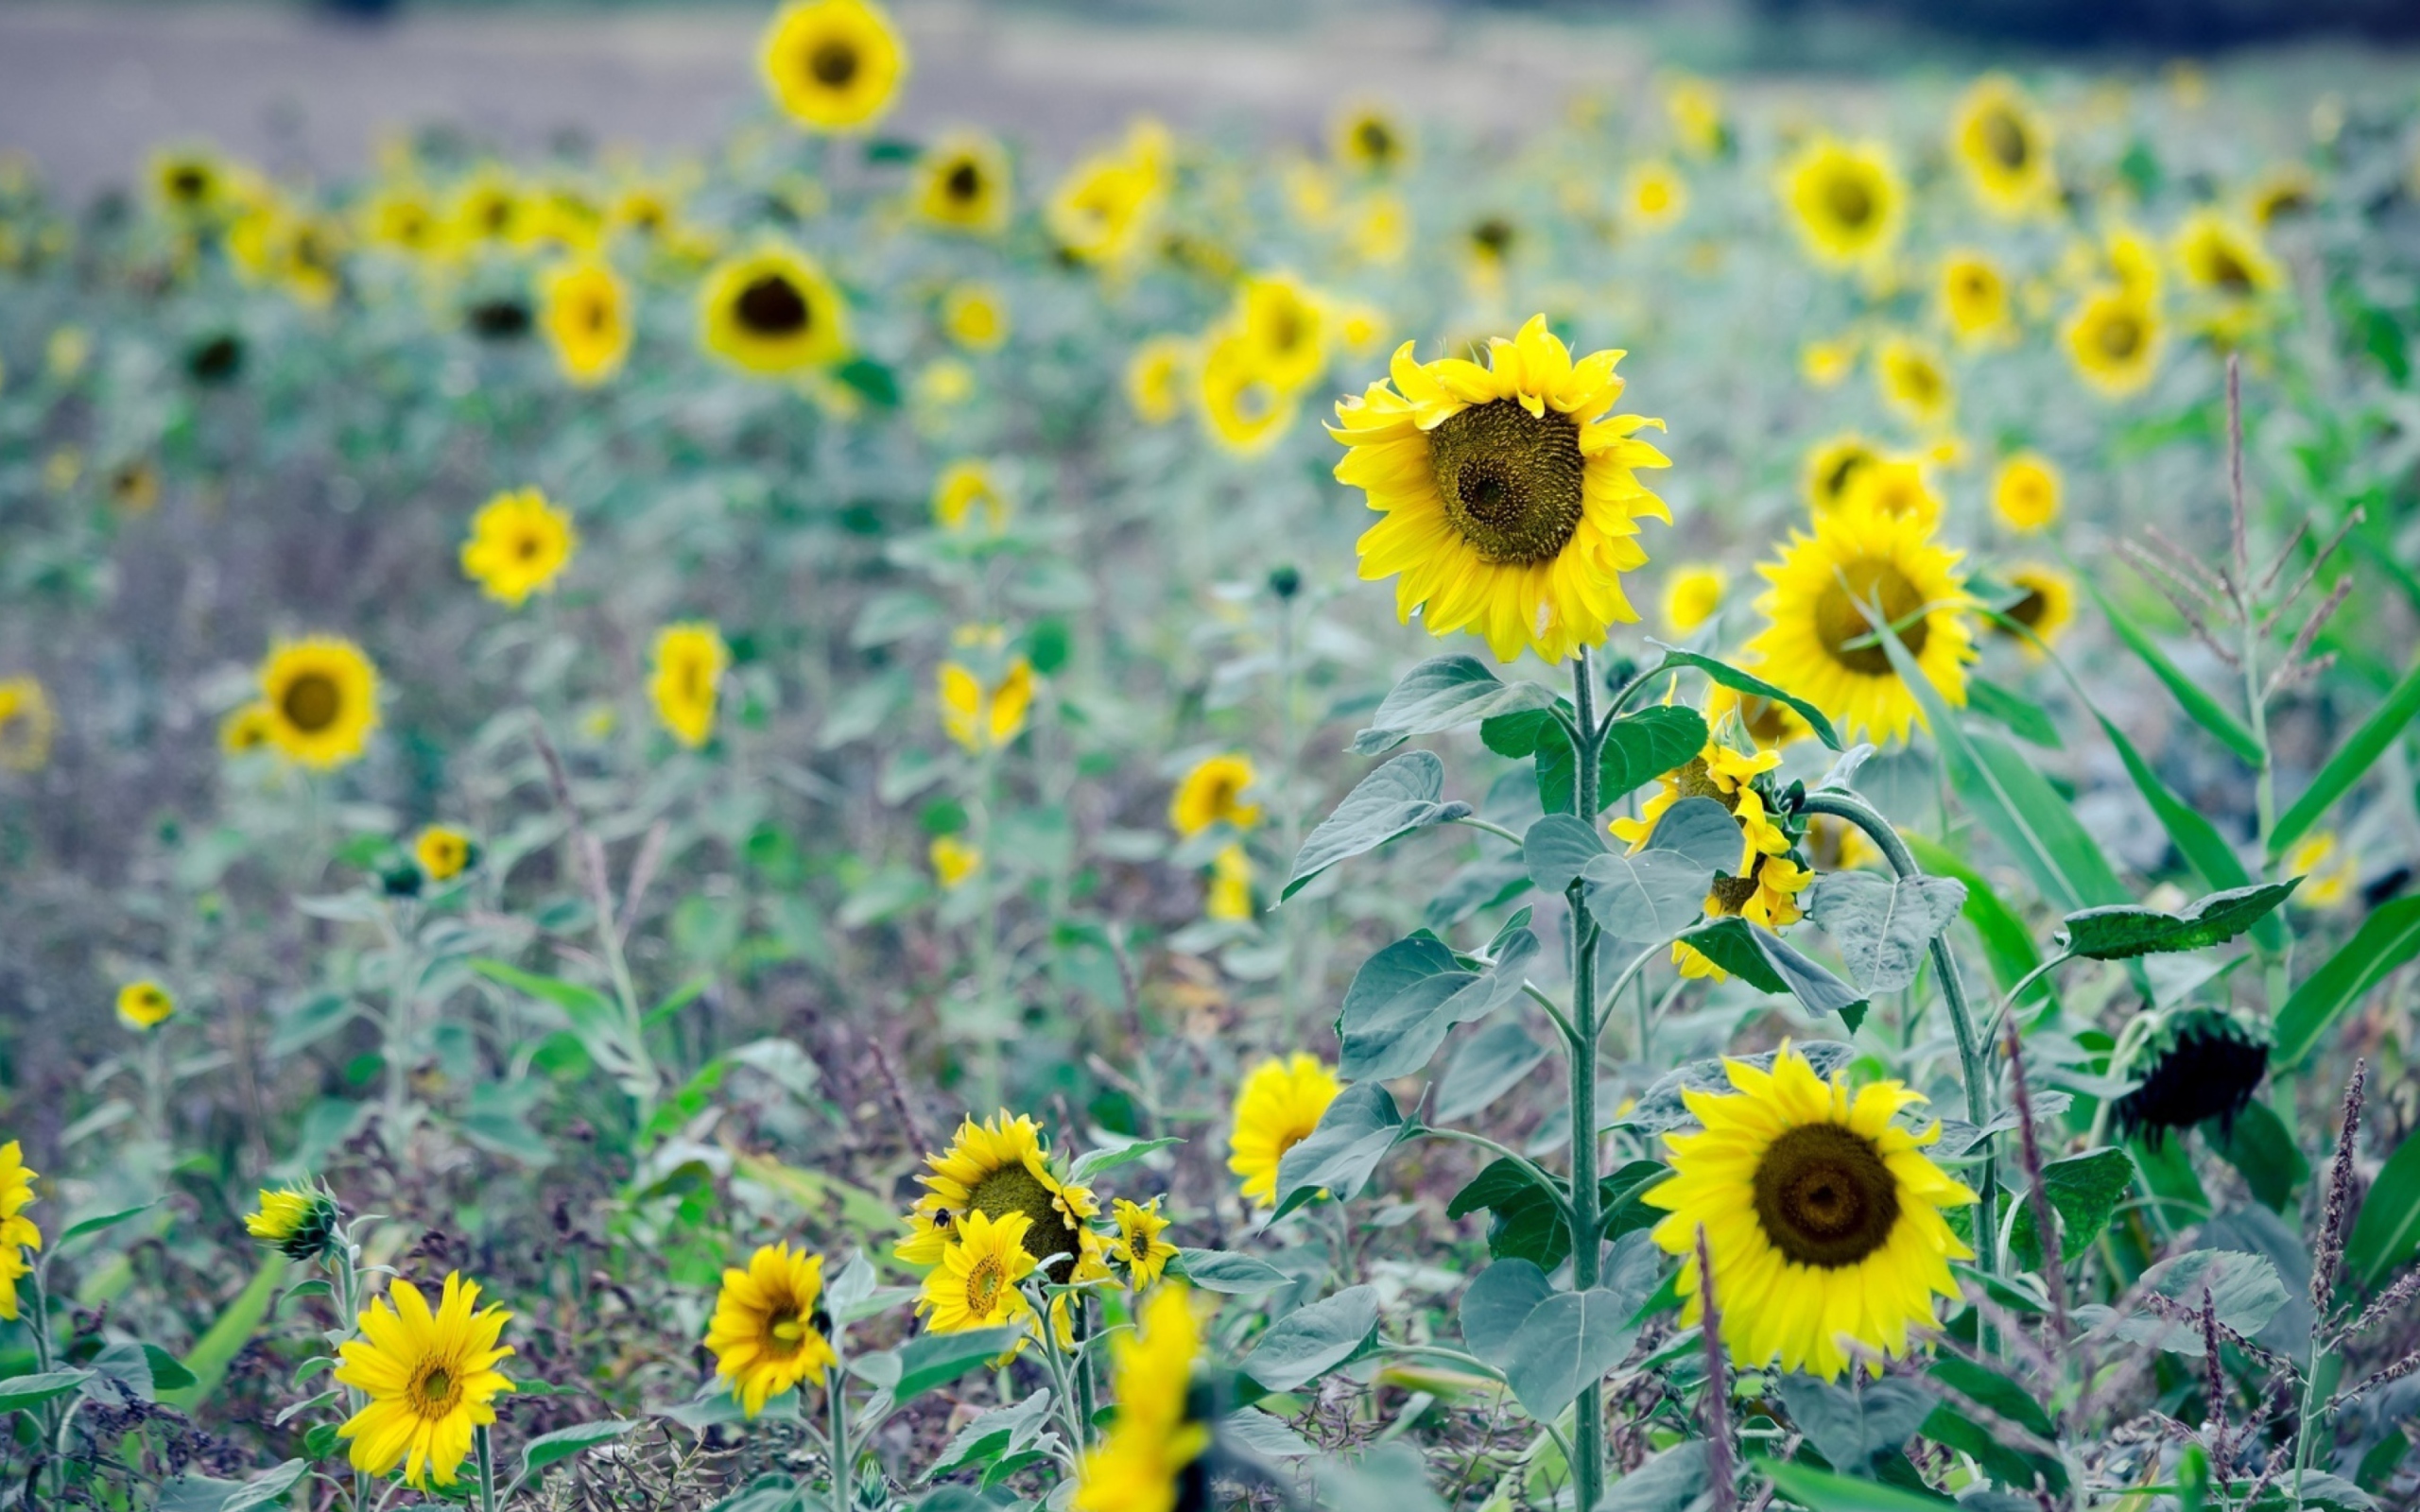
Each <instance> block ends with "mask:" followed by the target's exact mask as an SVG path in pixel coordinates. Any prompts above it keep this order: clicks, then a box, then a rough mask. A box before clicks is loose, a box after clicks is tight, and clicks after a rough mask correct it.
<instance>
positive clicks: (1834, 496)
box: [1805, 435, 1882, 514]
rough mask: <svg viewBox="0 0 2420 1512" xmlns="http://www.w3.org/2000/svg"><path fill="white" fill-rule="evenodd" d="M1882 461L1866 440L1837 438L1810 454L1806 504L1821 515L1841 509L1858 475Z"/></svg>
mask: <svg viewBox="0 0 2420 1512" xmlns="http://www.w3.org/2000/svg"><path fill="white" fill-rule="evenodd" d="M1881 460H1882V454H1881V453H1880V452H1878V451H1876V449H1875V445H1874V443H1873V442H1872V441H1869V440H1867V439H1866V438H1864V437H1862V436H1857V435H1842V436H1835V437H1833V438H1831V439H1830V440H1827V441H1824V442H1821V443H1819V444H1818V445H1816V446H1815V447H1814V449H1813V450H1811V451H1809V452H1808V453H1807V454H1806V473H1805V476H1806V502H1807V504H1808V505H1809V506H1810V507H1813V508H1814V510H1815V512H1816V513H1817V514H1822V513H1823V512H1824V510H1826V509H1834V508H1838V507H1840V505H1841V501H1843V500H1845V499H1846V498H1847V497H1848V492H1849V484H1850V483H1851V482H1853V481H1854V480H1855V479H1856V477H1857V475H1858V472H1860V471H1862V470H1863V469H1866V468H1869V467H1872V466H1874V465H1875V464H1876V463H1877V462H1880V461H1881Z"/></svg>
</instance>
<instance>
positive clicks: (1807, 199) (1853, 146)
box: [1781, 136, 1908, 267]
mask: <svg viewBox="0 0 2420 1512" xmlns="http://www.w3.org/2000/svg"><path fill="white" fill-rule="evenodd" d="M1781 194H1782V200H1783V202H1784V203H1785V204H1787V205H1788V206H1789V209H1790V212H1791V215H1792V218H1793V219H1794V220H1795V221H1796V223H1797V226H1798V233H1799V236H1800V238H1801V239H1802V240H1803V241H1805V243H1806V250H1807V252H1808V254H1809V255H1811V256H1812V257H1813V258H1814V259H1815V261H1816V262H1818V263H1821V264H1824V266H1831V267H1850V266H1856V265H1858V264H1859V263H1872V262H1876V261H1877V260H1879V259H1880V258H1882V257H1884V256H1886V255H1887V254H1888V253H1889V252H1890V250H1891V249H1892V247H1893V245H1894V244H1895V243H1896V242H1897V241H1898V239H1899V229H1900V225H1901V223H1902V222H1903V221H1904V220H1905V219H1906V217H1907V208H1906V205H1907V198H1908V196H1907V190H1906V188H1905V187H1904V186H1903V185H1902V184H1901V183H1900V181H1899V173H1898V169H1897V168H1896V167H1894V166H1893V163H1892V159H1891V152H1890V149H1889V148H1888V147H1885V146H1882V145H1881V144H1879V143H1874V142H1861V143H1846V142H1841V141H1838V140H1836V139H1834V138H1832V137H1828V136H1819V137H1816V138H1814V139H1813V140H1811V141H1809V142H1808V143H1807V144H1806V146H1804V147H1801V148H1800V149H1799V150H1798V152H1797V154H1796V155H1795V156H1793V157H1792V158H1791V159H1790V160H1789V163H1787V164H1786V165H1784V167H1783V169H1782V177H1781Z"/></svg>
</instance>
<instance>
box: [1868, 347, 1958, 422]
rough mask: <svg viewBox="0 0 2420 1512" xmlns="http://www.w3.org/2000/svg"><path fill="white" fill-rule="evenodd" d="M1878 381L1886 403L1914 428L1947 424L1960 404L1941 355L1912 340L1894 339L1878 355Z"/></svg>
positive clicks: (1876, 366) (1875, 360)
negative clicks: (1954, 408) (1952, 412)
mask: <svg viewBox="0 0 2420 1512" xmlns="http://www.w3.org/2000/svg"><path fill="white" fill-rule="evenodd" d="M1874 381H1875V383H1876V386H1877V387H1879V388H1880V389H1881V391H1882V402H1883V403H1884V404H1888V405H1889V406H1890V407H1891V408H1892V409H1893V410H1894V411H1896V412H1897V413H1898V414H1899V416H1900V417H1901V418H1903V419H1905V420H1906V421H1909V423H1910V424H1914V425H1922V426H1937V425H1940V424H1943V423H1944V422H1945V421H1947V420H1948V419H1949V415H1950V411H1951V409H1952V408H1953V407H1954V406H1955V405H1956V404H1957V402H1958V395H1957V390H1956V389H1955V388H1954V387H1951V385H1950V381H1949V372H1948V369H1945V368H1944V367H1943V366H1942V361H1941V354H1940V353H1939V352H1934V351H1933V350H1932V349H1931V348H1930V347H1927V346H1926V345H1925V344H1924V343H1923V342H1921V341H1917V340H1914V339H1912V338H1910V337H1908V336H1893V337H1891V338H1890V339H1889V340H1887V341H1885V342H1883V343H1882V345H1881V347H1880V348H1878V349H1877V350H1876V352H1875V353H1874Z"/></svg>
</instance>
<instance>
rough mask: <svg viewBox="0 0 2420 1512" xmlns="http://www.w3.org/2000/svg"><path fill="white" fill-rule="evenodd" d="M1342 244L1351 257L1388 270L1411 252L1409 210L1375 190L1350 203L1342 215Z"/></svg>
mask: <svg viewBox="0 0 2420 1512" xmlns="http://www.w3.org/2000/svg"><path fill="white" fill-rule="evenodd" d="M1345 223H1346V235H1345V240H1346V243H1347V244H1348V245H1349V246H1350V247H1351V248H1352V249H1353V255H1354V256H1356V257H1358V258H1359V259H1361V261H1363V262H1365V263H1373V264H1375V265H1376V266H1380V267H1392V266H1394V265H1395V264H1397V263H1400V262H1402V261H1403V259H1404V254H1405V253H1406V252H1409V251H1410V250H1411V225H1412V222H1411V206H1410V205H1409V204H1407V203H1406V202H1405V200H1404V198H1403V196H1401V195H1399V194H1396V193H1394V192H1392V190H1384V189H1381V190H1377V191H1374V192H1373V193H1371V194H1366V195H1363V196H1362V197H1361V198H1358V199H1357V200H1355V201H1354V202H1353V205H1352V208H1351V210H1350V211H1349V212H1348V214H1347V215H1346V222H1345Z"/></svg>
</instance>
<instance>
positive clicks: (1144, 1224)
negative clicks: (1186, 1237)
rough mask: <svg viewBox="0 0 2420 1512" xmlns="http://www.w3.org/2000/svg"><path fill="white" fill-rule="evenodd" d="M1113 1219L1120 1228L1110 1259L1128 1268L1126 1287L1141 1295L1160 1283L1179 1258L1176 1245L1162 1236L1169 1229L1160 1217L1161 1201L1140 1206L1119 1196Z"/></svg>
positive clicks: (1112, 1209)
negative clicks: (1166, 1271)
mask: <svg viewBox="0 0 2420 1512" xmlns="http://www.w3.org/2000/svg"><path fill="white" fill-rule="evenodd" d="M1110 1216H1111V1218H1112V1220H1113V1221H1115V1223H1116V1225H1117V1237H1116V1238H1115V1240H1113V1241H1111V1243H1110V1246H1109V1253H1110V1258H1112V1259H1113V1260H1115V1261H1116V1262H1117V1263H1119V1264H1121V1265H1123V1266H1125V1267H1126V1284H1127V1285H1129V1286H1131V1287H1132V1288H1133V1289H1134V1290H1136V1291H1138V1292H1139V1291H1142V1290H1143V1289H1144V1288H1146V1287H1149V1286H1152V1285H1155V1284H1157V1283H1158V1281H1159V1279H1160V1273H1161V1272H1162V1271H1165V1270H1167V1264H1168V1262H1169V1261H1171V1260H1174V1259H1176V1246H1174V1245H1171V1244H1169V1243H1168V1242H1167V1240H1165V1239H1162V1238H1161V1237H1160V1235H1162V1234H1164V1233H1166V1232H1167V1227H1168V1221H1167V1219H1166V1218H1164V1217H1162V1216H1161V1215H1160V1199H1159V1198H1157V1197H1153V1198H1152V1199H1151V1200H1150V1202H1149V1203H1142V1204H1137V1203H1132V1202H1129V1201H1127V1200H1126V1199H1125V1198H1124V1197H1120V1198H1118V1199H1117V1201H1116V1202H1115V1204H1114V1205H1113V1206H1112V1208H1111V1210H1110Z"/></svg>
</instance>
